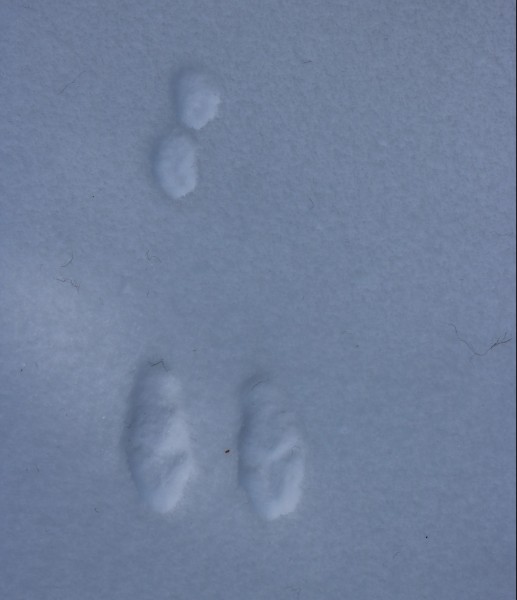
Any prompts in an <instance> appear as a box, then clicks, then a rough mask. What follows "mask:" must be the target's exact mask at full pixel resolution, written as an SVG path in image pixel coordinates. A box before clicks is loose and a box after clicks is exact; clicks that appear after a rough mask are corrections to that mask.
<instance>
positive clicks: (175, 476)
mask: <svg viewBox="0 0 517 600" xmlns="http://www.w3.org/2000/svg"><path fill="white" fill-rule="evenodd" d="M125 446H126V448H125V449H126V455H127V462H128V466H129V470H130V472H131V475H132V477H133V481H134V482H135V485H136V488H137V490H138V492H139V494H140V496H141V498H142V500H143V501H144V502H145V503H146V504H147V505H148V506H149V507H150V508H152V509H153V510H155V511H156V512H159V513H166V512H169V511H171V510H173V509H174V508H175V507H176V505H177V504H178V502H179V501H180V500H181V498H182V496H183V492H184V490H185V487H186V485H187V482H188V480H189V479H190V477H191V475H192V474H193V470H194V460H193V458H192V452H191V448H190V439H189V433H188V428H187V424H186V421H185V418H184V414H183V410H182V407H181V388H180V385H179V382H178V380H177V379H176V378H174V377H172V376H171V375H170V374H168V373H164V372H159V371H156V372H155V371H153V370H149V371H148V372H146V373H142V374H141V375H140V376H139V377H138V380H137V382H136V386H135V389H134V391H133V394H132V396H131V398H130V414H129V424H128V429H127V435H126V440H125Z"/></svg>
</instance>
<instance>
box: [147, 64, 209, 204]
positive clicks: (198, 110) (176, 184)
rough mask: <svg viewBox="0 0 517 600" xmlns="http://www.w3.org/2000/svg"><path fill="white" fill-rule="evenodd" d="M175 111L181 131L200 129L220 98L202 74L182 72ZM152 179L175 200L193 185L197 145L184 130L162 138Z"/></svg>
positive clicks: (196, 176) (196, 175) (195, 178)
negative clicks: (154, 176)
mask: <svg viewBox="0 0 517 600" xmlns="http://www.w3.org/2000/svg"><path fill="white" fill-rule="evenodd" d="M176 87H177V89H176V108H177V113H178V119H179V122H180V124H181V125H182V127H183V128H189V129H194V130H196V131H198V130H200V129H201V128H202V127H204V126H205V125H206V124H207V123H209V122H210V121H211V120H212V119H214V118H215V117H216V116H217V112H218V110H219V104H220V102H221V95H220V93H219V91H218V88H217V86H216V85H215V83H214V82H213V81H212V79H211V78H210V77H209V76H208V75H207V74H205V73H202V72H198V71H186V72H184V73H182V75H181V76H180V77H179V79H178V83H177V86H176ZM155 173H156V177H157V179H158V181H159V183H160V185H161V187H162V189H163V190H164V192H165V193H166V194H167V195H168V196H170V197H171V198H173V199H174V200H177V199H179V198H183V197H184V196H186V195H187V194H189V193H190V192H192V191H193V190H194V189H195V187H196V185H197V178H198V166H197V144H196V141H195V139H194V137H193V136H192V135H191V134H190V133H188V132H187V131H184V130H182V131H181V132H179V133H177V132H176V133H173V134H171V135H170V136H169V137H167V138H166V139H164V140H163V141H162V143H161V145H160V148H159V150H158V153H157V157H156V164H155Z"/></svg>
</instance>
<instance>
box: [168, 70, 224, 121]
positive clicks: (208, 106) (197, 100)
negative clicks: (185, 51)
mask: <svg viewBox="0 0 517 600" xmlns="http://www.w3.org/2000/svg"><path fill="white" fill-rule="evenodd" d="M220 103H221V96H220V93H219V91H218V90H217V86H216V85H215V83H213V82H212V81H211V80H210V77H209V76H208V75H207V74H205V73H199V72H197V71H189V72H186V73H182V74H181V77H180V78H179V81H178V90H177V104H178V113H179V120H180V121H181V122H182V123H183V125H184V126H185V127H191V128H192V129H196V130H199V129H201V128H202V127H205V125H206V124H207V123H209V122H210V121H211V120H212V119H214V118H215V117H216V116H217V112H218V110H219V104H220Z"/></svg>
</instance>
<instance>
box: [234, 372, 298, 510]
mask: <svg viewBox="0 0 517 600" xmlns="http://www.w3.org/2000/svg"><path fill="white" fill-rule="evenodd" d="M282 403H283V397H282V394H281V393H280V392H279V391H278V390H276V389H275V388H274V387H272V386H270V385H269V384H268V383H258V384H255V385H254V386H250V389H248V391H247V392H246V393H245V394H244V397H243V399H242V404H243V407H242V408H243V422H242V428H241V431H240V436H239V483H240V485H241V486H242V487H243V488H244V490H246V492H247V494H248V496H249V498H250V500H251V503H252V504H253V506H254V508H255V510H256V512H257V513H258V514H259V515H260V516H261V517H262V518H264V519H266V520H268V521H270V520H273V519H276V518H278V517H280V516H282V515H287V514H289V513H291V512H293V511H294V510H295V508H296V506H297V505H298V503H299V501H300V498H301V496H302V483H303V478H304V472H305V451H304V444H303V439H302V436H301V433H300V431H299V429H298V427H297V424H296V419H295V418H294V416H293V415H292V414H291V413H289V412H287V411H285V410H283V408H282Z"/></svg>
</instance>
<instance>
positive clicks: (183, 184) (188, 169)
mask: <svg viewBox="0 0 517 600" xmlns="http://www.w3.org/2000/svg"><path fill="white" fill-rule="evenodd" d="M156 175H157V177H158V181H159V182H160V184H161V186H162V188H163V191H164V192H165V193H166V194H168V195H169V196H170V197H171V198H173V199H174V200H178V199H179V198H183V196H186V195H187V194H190V192H193V191H194V189H195V187H196V185H197V155H196V145H195V142H194V140H192V139H191V138H190V137H189V136H188V135H187V134H173V135H172V136H170V137H168V138H167V139H166V140H164V141H163V142H162V144H161V146H160V150H159V152H158V156H157V159H156Z"/></svg>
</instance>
